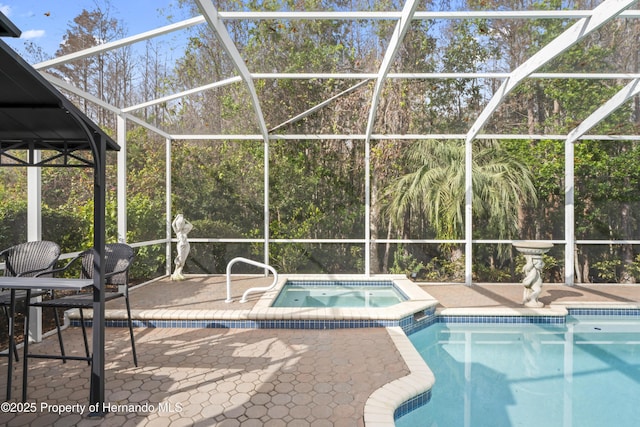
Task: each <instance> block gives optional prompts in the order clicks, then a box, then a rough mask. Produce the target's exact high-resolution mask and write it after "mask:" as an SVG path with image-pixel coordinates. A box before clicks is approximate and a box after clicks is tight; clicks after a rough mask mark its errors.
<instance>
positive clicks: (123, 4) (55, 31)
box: [0, 0, 184, 56]
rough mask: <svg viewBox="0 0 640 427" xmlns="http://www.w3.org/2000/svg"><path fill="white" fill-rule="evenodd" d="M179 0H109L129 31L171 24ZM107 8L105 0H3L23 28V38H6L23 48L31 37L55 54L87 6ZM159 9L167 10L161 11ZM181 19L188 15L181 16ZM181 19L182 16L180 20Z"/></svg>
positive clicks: (1, 6) (4, 8) (1, 3)
mask: <svg viewBox="0 0 640 427" xmlns="http://www.w3.org/2000/svg"><path fill="white" fill-rule="evenodd" d="M175 3H177V2H176V0H108V4H109V5H110V6H111V10H112V15H113V17H114V18H116V19H118V20H120V21H123V22H124V25H125V27H126V29H127V30H128V34H127V35H134V34H138V33H141V32H144V31H148V30H152V29H154V28H157V27H160V26H163V25H167V24H169V23H170V21H169V20H168V19H167V18H166V15H168V14H169V13H170V10H171V6H172V5H174V4H175ZM96 4H97V5H100V6H101V8H103V9H104V5H105V4H107V2H106V1H105V0H0V12H2V13H4V15H6V16H7V17H8V18H9V19H10V20H11V21H12V22H13V23H14V24H15V25H16V26H17V27H18V28H19V29H20V30H21V31H22V36H21V39H20V40H11V39H10V38H6V39H3V40H4V41H6V42H7V43H8V44H9V45H10V46H12V48H14V49H16V50H20V49H21V48H22V47H23V46H24V44H25V40H29V41H31V42H33V43H35V44H37V45H38V46H39V47H41V48H42V49H43V50H44V52H45V53H47V54H48V55H50V56H53V55H54V53H55V51H56V50H57V49H58V47H59V46H60V42H61V41H62V36H63V35H64V33H65V32H66V31H67V29H68V28H69V23H70V22H72V21H73V18H75V17H76V16H78V15H79V14H80V13H81V12H82V10H83V9H86V10H93V9H96ZM159 9H162V10H165V11H167V12H164V13H160V12H159ZM180 19H184V17H183V18H180ZM180 19H178V20H180Z"/></svg>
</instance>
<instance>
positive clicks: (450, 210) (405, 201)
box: [387, 140, 537, 255]
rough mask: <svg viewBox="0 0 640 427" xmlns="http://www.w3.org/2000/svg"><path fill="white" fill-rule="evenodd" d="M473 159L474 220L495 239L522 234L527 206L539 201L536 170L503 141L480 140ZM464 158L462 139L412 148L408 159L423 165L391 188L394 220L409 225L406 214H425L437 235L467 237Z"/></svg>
mask: <svg viewBox="0 0 640 427" xmlns="http://www.w3.org/2000/svg"><path fill="white" fill-rule="evenodd" d="M472 158H473V165H472V170H473V177H472V188H473V200H472V207H473V216H474V220H475V222H476V224H478V223H482V224H484V226H483V227H482V228H483V229H484V230H487V231H490V232H491V233H492V234H493V237H495V238H500V239H502V238H512V237H513V236H514V235H517V233H518V229H519V218H520V216H521V215H520V212H521V209H522V207H523V206H525V205H526V204H528V203H532V204H535V203H536V202H537V197H536V192H535V187H534V185H533V182H532V174H531V171H530V170H529V169H528V168H527V166H525V165H524V164H522V163H521V162H519V161H518V159H517V158H515V157H514V156H513V155H512V154H511V153H509V152H508V151H506V150H505V149H504V148H502V146H501V145H500V143H499V142H498V141H497V140H476V141H474V143H473V155H472ZM464 159H465V146H464V143H463V142H461V141H452V140H446V141H441V140H425V141H420V142H418V143H417V144H415V145H414V146H413V147H412V148H411V150H410V151H409V152H408V153H407V160H408V162H407V163H406V164H408V165H412V164H413V165H417V169H416V170H415V171H413V172H410V173H407V174H406V175H404V176H402V177H400V178H399V179H397V180H396V181H394V182H392V183H391V185H390V186H389V187H388V188H387V196H388V200H389V205H388V207H387V212H388V214H389V215H390V216H391V218H392V220H393V221H394V224H395V225H396V226H397V227H399V229H403V228H404V229H406V228H407V227H406V225H407V224H405V221H406V218H408V217H422V218H423V219H424V220H426V221H427V222H428V224H429V226H430V227H431V228H432V229H433V230H434V232H435V234H436V239H459V238H461V237H462V235H463V230H464V205H465V160H464ZM407 214H410V216H409V215H407ZM455 252H457V253H458V254H459V253H460V252H459V251H455ZM452 255H453V254H452Z"/></svg>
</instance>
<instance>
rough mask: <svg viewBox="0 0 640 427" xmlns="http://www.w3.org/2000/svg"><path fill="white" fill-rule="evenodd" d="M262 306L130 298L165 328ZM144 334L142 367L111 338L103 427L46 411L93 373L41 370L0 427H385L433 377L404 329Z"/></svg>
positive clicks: (509, 293)
mask: <svg viewBox="0 0 640 427" xmlns="http://www.w3.org/2000/svg"><path fill="white" fill-rule="evenodd" d="M270 282H271V280H270V279H265V278H263V277H238V278H235V277H234V280H233V282H232V290H233V297H234V299H235V300H236V301H237V300H238V299H239V298H240V296H241V295H242V293H243V292H244V290H246V289H248V288H249V287H253V286H266V285H268V284H269V283H270ZM420 288H421V289H422V290H423V291H425V292H426V293H427V294H429V295H430V296H433V297H435V299H436V300H437V302H436V303H437V305H438V308H437V309H438V311H439V312H443V311H446V310H455V311H459V310H468V311H470V312H473V311H477V310H480V311H483V312H487V311H491V310H498V311H500V310H504V309H509V310H516V309H517V308H518V306H519V304H520V299H521V298H522V285H519V284H511V285H474V286H471V287H467V286H464V285H426V284H425V285H420ZM261 298H262V296H261V295H259V294H255V295H251V296H250V298H249V299H250V301H249V302H247V303H244V304H240V303H237V302H234V303H230V304H227V303H225V302H224V300H225V299H226V287H225V278H224V277H192V278H189V279H188V280H186V281H184V282H171V281H170V280H168V279H162V280H158V281H156V282H152V283H150V284H147V285H145V286H141V287H139V288H134V289H132V291H131V302H132V307H133V309H134V316H139V315H142V316H143V317H144V316H145V315H149V313H150V311H151V310H153V311H155V314H162V315H163V316H166V317H167V318H169V317H170V316H171V315H177V316H179V317H191V316H192V315H195V314H196V312H200V313H199V314H198V315H202V311H214V312H216V313H217V315H219V316H224V317H226V318H232V317H234V316H246V315H247V314H248V313H250V312H251V310H252V309H253V308H254V307H255V306H256V304H257V303H258V301H259V300H260V299H261ZM541 300H542V301H543V302H545V303H546V304H549V305H551V306H555V307H559V306H561V304H565V303H567V304H573V305H582V306H600V307H610V306H630V307H638V306H639V301H640V285H639V286H637V287H636V286H635V285H593V286H576V287H566V286H562V285H544V286H543V292H542V295H541ZM121 304H122V302H121V301H113V302H111V303H109V304H108V306H107V312H108V315H110V316H111V315H113V316H115V317H120V316H121V314H122V310H123V306H122V305H121ZM543 310H544V309H543ZM145 313H146V314H145ZM64 334H65V346H66V347H69V348H70V351H71V352H76V353H81V352H82V344H81V342H82V338H81V333H80V329H79V328H77V327H70V328H68V329H66V330H65V331H64ZM135 335H136V344H137V347H138V357H139V358H140V363H139V365H140V366H139V367H137V368H136V367H135V366H133V363H132V360H131V351H130V343H129V340H128V335H127V331H126V329H122V328H109V329H108V331H107V348H106V354H107V366H106V376H107V377H106V378H107V380H106V397H105V400H106V402H108V403H109V404H110V405H114V406H113V408H114V409H115V410H114V411H112V412H110V413H109V414H107V415H106V416H105V417H104V418H103V419H98V420H96V419H89V418H87V417H86V414H84V415H83V414H80V413H78V412H77V411H69V412H66V413H62V414H56V413H54V412H51V411H50V410H48V409H47V407H46V406H44V405H54V404H60V405H62V404H84V405H86V404H87V403H88V394H89V392H88V390H89V380H88V377H89V369H88V367H87V365H86V363H82V362H72V361H69V362H67V363H66V364H62V363H61V362H60V361H56V360H38V359H33V360H31V361H30V369H29V376H30V383H29V398H30V402H33V403H35V404H36V407H37V410H38V411H37V412H36V413H25V412H24V411H23V412H21V413H18V412H9V413H2V414H0V424H3V425H33V426H40V425H53V424H55V423H58V424H60V425H82V426H93V425H114V426H115V425H118V426H120V425H132V426H133V425H136V426H144V425H152V426H161V425H178V426H179V425H190V426H193V425H197V426H209V425H216V426H227V425H229V426H241V425H242V426H252V425H259V426H263V425H264V426H323V425H324V426H341V425H343V426H362V425H365V424H366V425H367V426H382V425H390V424H389V416H391V417H392V415H393V409H394V408H395V406H397V401H402V400H403V399H404V398H405V397H411V396H412V395H414V394H418V393H419V392H420V391H421V390H422V389H424V388H425V378H426V380H427V382H428V381H429V378H428V375H429V373H430V372H429V371H428V368H426V369H425V367H426V365H425V364H424V362H422V361H421V359H420V360H416V359H415V355H416V354H417V352H416V351H415V349H413V347H411V346H410V344H409V347H407V346H406V344H407V342H408V339H407V338H406V336H404V334H403V333H402V331H401V330H400V329H399V328H397V327H391V328H356V329H335V330H318V329H313V330H302V329H242V328H237V329H224V328H208V329H204V328H136V330H135ZM32 349H33V350H34V352H35V351H38V352H41V353H53V354H55V353H57V351H58V345H57V340H56V339H55V337H49V338H47V339H45V340H44V341H43V342H42V343H40V344H37V345H34V346H33V347H32ZM20 375H21V366H19V367H18V368H17V370H16V371H15V372H14V390H13V393H14V396H20V391H21V382H20V381H19V380H18V379H19V378H20ZM0 378H1V379H2V381H3V382H2V383H1V384H2V387H4V384H6V382H4V381H6V359H3V360H2V361H1V363H0ZM400 381H402V382H400ZM3 390H4V389H3ZM405 400H406V399H405ZM14 401H15V400H14ZM144 404H147V406H146V407H144V406H143V405H144ZM118 405H120V406H118ZM136 405H137V406H136ZM394 405H395V406H394ZM391 424H392V422H391Z"/></svg>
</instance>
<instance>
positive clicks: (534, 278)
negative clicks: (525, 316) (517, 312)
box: [513, 242, 553, 308]
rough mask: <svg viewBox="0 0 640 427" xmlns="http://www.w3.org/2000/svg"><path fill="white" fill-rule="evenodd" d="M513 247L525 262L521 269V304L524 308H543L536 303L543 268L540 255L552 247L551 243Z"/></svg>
mask: <svg viewBox="0 0 640 427" xmlns="http://www.w3.org/2000/svg"><path fill="white" fill-rule="evenodd" d="M513 246H514V247H515V248H516V249H517V250H518V251H519V252H520V253H522V254H523V255H524V258H525V259H526V261H527V262H526V264H525V265H524V268H523V272H524V279H523V280H522V284H523V285H524V296H523V298H522V303H523V304H524V305H525V307H534V308H540V307H544V304H543V303H542V302H540V301H538V297H539V296H540V293H541V292H542V268H543V267H544V261H543V260H542V254H544V253H547V252H548V251H549V249H551V248H552V247H553V243H545V242H514V243H513Z"/></svg>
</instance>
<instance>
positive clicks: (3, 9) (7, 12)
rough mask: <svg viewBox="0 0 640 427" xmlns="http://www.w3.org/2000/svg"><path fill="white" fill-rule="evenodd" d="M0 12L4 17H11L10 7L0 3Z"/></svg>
mask: <svg viewBox="0 0 640 427" xmlns="http://www.w3.org/2000/svg"><path fill="white" fill-rule="evenodd" d="M0 12H2V14H3V15H4V16H6V17H9V16H10V15H11V6H8V5H6V4H2V3H0Z"/></svg>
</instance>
